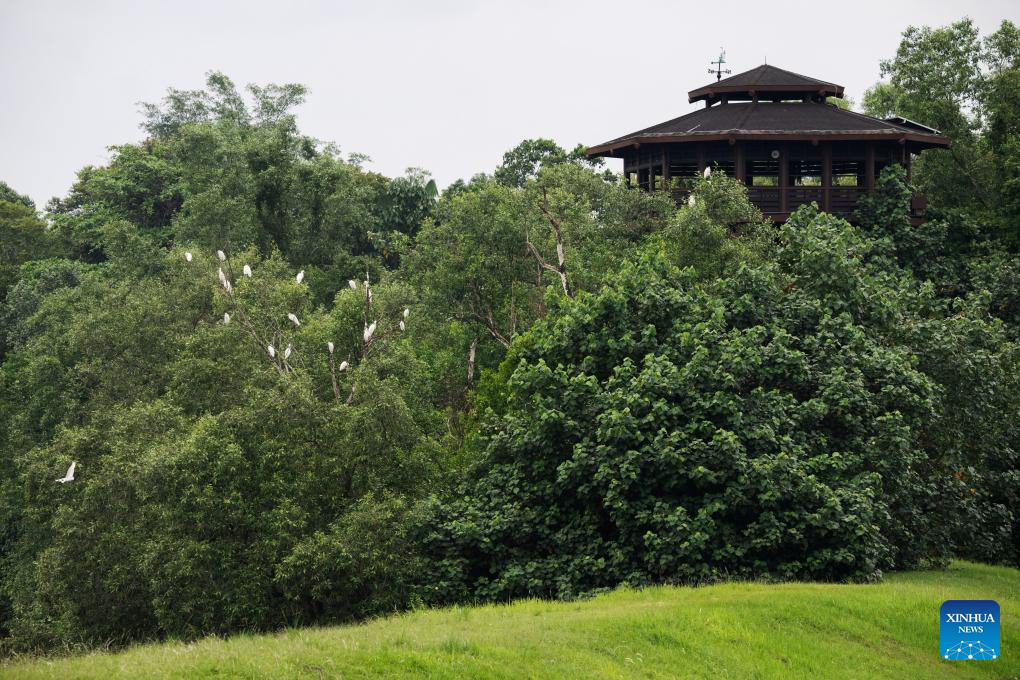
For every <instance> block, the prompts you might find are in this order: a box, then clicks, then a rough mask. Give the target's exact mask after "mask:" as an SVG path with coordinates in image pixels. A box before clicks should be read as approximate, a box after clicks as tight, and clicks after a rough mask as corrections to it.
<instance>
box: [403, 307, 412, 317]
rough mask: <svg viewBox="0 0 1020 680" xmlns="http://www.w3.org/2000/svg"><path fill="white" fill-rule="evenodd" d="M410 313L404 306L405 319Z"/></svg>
mask: <svg viewBox="0 0 1020 680" xmlns="http://www.w3.org/2000/svg"><path fill="white" fill-rule="evenodd" d="M410 314H411V310H410V309H408V308H407V307H404V318H405V319H406V318H407V317H408V315H410Z"/></svg>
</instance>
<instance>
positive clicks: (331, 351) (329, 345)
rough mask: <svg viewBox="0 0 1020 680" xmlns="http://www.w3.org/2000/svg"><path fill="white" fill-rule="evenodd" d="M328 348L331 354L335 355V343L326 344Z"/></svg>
mask: <svg viewBox="0 0 1020 680" xmlns="http://www.w3.org/2000/svg"><path fill="white" fill-rule="evenodd" d="M326 348H327V349H328V350H329V353H330V354H332V353H333V343H332V342H327V343H326Z"/></svg>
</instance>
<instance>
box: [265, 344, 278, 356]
mask: <svg viewBox="0 0 1020 680" xmlns="http://www.w3.org/2000/svg"><path fill="white" fill-rule="evenodd" d="M266 350H267V351H268V352H269V356H271V357H273V358H274V359H275V358H276V348H275V347H273V346H272V345H269V346H268V347H266Z"/></svg>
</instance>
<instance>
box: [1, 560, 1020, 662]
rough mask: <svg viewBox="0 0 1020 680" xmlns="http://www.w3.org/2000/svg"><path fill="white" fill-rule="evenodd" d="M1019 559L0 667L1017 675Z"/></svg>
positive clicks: (444, 616)
mask: <svg viewBox="0 0 1020 680" xmlns="http://www.w3.org/2000/svg"><path fill="white" fill-rule="evenodd" d="M966 598H994V599H996V600H997V601H998V602H999V604H1000V605H1001V607H1002V612H1003V621H1002V639H1003V642H1002V646H1003V655H1002V657H1001V658H1000V659H998V660H997V661H993V662H980V663H962V662H955V663H954V662H947V661H943V660H942V659H940V658H939V656H938V648H937V647H938V639H939V631H938V623H937V621H938V608H939V605H940V604H941V603H942V602H943V601H944V600H946V599H966ZM1018 605H1020V571H1018V570H1016V569H1009V568H997V567H988V566H981V565H977V564H972V563H965V562H960V563H954V565H953V566H952V567H951V568H950V569H948V570H947V571H932V572H905V573H900V574H894V575H891V576H889V577H888V578H887V579H886V580H885V581H884V582H882V583H878V584H872V585H836V584H824V583H786V584H780V585H765V584H759V583H726V584H720V585H714V586H708V587H704V588H693V589H692V588H686V587H652V588H647V589H643V590H626V589H624V590H619V591H615V592H612V593H608V594H604V595H600V596H598V597H595V598H594V599H591V600H586V601H579V602H546V601H539V600H525V601H520V602H515V603H513V604H508V605H486V606H481V607H452V608H447V609H439V610H429V611H419V612H414V613H410V614H405V615H400V616H394V617H391V618H387V619H382V620H377V621H372V622H370V623H367V624H364V625H360V626H341V627H335V628H305V629H297V630H289V631H286V632H283V633H280V634H277V635H270V636H252V635H240V636H237V637H233V638H230V639H228V640H221V639H216V638H209V639H205V640H202V641H200V642H196V643H193V644H182V643H167V644H162V645H144V646H139V647H135V648H133V649H131V650H129V651H126V652H122V653H119V654H102V653H93V654H89V655H87V656H83V657H77V658H68V659H55V660H42V659H40V660H33V661H27V662H24V663H17V662H15V663H9V664H8V665H5V666H0V677H2V678H12V679H13V678H19V679H21V680H30V679H32V678H58V677H59V678H96V679H97V680H98V679H104V680H105V679H107V678H143V677H151V678H280V677H288V678H312V679H318V678H341V677H342V678H358V677H380V676H385V677H436V678H446V677H451V678H452V677H470V678H522V677H542V678H577V677H602V678H617V677H644V678H674V677H687V678H712V679H713V680H714V679H716V678H784V679H792V678H925V679H927V678H936V677H941V678H1013V677H1016V676H1017V675H1020V654H1018V653H1017V650H1016V649H1015V648H1016V646H1017V645H1018V644H1020V618H1018V617H1017V615H1016V612H1017V606H1018Z"/></svg>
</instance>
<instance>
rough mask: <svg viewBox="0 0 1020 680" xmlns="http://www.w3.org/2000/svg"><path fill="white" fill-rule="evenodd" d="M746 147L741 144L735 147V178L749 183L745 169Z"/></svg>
mask: <svg viewBox="0 0 1020 680" xmlns="http://www.w3.org/2000/svg"><path fill="white" fill-rule="evenodd" d="M745 165H746V164H745V162H744V145H743V144H742V143H741V142H735V143H734V145H733V176H734V177H736V179H737V181H740V182H744V183H745V184H746V183H747V181H746V177H745V171H746V170H747V168H746V167H744V166H745Z"/></svg>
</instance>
